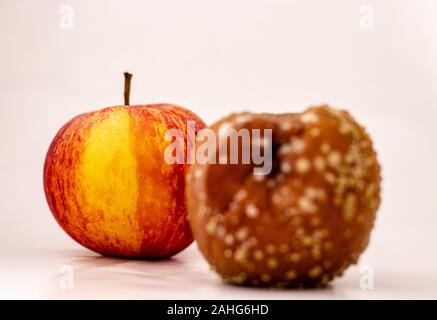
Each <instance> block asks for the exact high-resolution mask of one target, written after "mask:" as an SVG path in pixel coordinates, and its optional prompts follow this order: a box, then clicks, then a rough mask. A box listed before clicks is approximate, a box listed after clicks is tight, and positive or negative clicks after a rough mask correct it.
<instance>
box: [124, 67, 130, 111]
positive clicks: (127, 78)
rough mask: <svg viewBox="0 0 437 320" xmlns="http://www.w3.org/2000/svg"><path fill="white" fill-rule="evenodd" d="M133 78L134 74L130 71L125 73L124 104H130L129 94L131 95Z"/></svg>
mask: <svg viewBox="0 0 437 320" xmlns="http://www.w3.org/2000/svg"><path fill="white" fill-rule="evenodd" d="M131 79H132V74H130V73H129V72H125V73H124V105H125V106H128V105H129V96H130V81H131Z"/></svg>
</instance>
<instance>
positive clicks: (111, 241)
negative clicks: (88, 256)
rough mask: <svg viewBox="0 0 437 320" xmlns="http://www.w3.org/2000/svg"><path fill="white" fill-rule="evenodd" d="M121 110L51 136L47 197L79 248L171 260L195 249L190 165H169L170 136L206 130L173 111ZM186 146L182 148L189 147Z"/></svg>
mask: <svg viewBox="0 0 437 320" xmlns="http://www.w3.org/2000/svg"><path fill="white" fill-rule="evenodd" d="M130 78H131V75H130V74H127V73H126V74H125V105H123V106H114V107H108V108H105V109H102V110H100V111H95V112H90V113H86V114H82V115H79V116H77V117H75V118H73V119H72V120H70V121H69V122H68V123H67V124H65V125H64V126H63V127H62V128H61V130H60V131H59V132H58V133H57V135H56V136H55V138H54V140H53V142H52V143H51V145H50V148H49V150H48V152H47V156H46V160H45V166H44V190H45V194H46V198H47V201H48V204H49V207H50V209H51V211H52V213H53V215H54V217H55V218H56V220H57V221H58V223H59V224H60V225H61V227H62V228H63V229H64V230H65V232H67V233H68V234H69V235H70V236H71V237H72V238H73V239H74V240H76V241H77V242H79V243H80V244H81V245H83V246H85V247H87V248H89V249H91V250H93V251H95V252H98V253H100V254H103V255H110V256H123V257H136V258H163V257H170V256H172V255H174V254H176V253H178V252H180V251H181V250H183V249H184V248H186V247H187V246H188V245H189V244H190V243H191V242H192V241H193V239H192V235H191V231H190V227H189V224H188V222H187V219H186V215H187V212H186V203H185V194H184V190H185V175H186V172H187V170H188V165H187V164H184V163H180V164H169V163H168V162H166V161H165V159H164V153H165V152H164V151H165V149H166V147H167V146H168V145H169V144H170V142H169V141H167V140H166V139H164V137H165V133H166V131H167V130H169V129H180V130H181V131H182V132H184V134H185V135H187V123H188V122H190V123H194V130H195V132H197V131H198V130H200V129H202V128H204V127H205V124H204V123H203V121H202V120H201V119H200V118H199V117H198V116H196V115H195V114H194V113H192V112H191V111H189V110H187V109H185V108H182V107H179V106H176V105H170V104H153V105H136V106H129V88H130ZM187 141H188V139H186V140H185V146H184V147H185V148H186V147H187Z"/></svg>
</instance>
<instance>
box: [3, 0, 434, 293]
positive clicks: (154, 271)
mask: <svg viewBox="0 0 437 320" xmlns="http://www.w3.org/2000/svg"><path fill="white" fill-rule="evenodd" d="M63 4H64V2H63V1H31V0H27V1H26V0H4V1H1V2H0V38H1V39H2V41H1V42H0V47H1V48H0V49H1V50H0V70H1V71H0V150H1V157H0V177H1V180H0V250H1V254H0V296H1V297H15V298H19V297H23V298H39V297H48V298H69V297H71V298H78V297H85V298H91V297H93V298H107V297H120V298H193V299H194V298H220V297H221V298H249V297H250V298H293V299H294V298H344V297H347V298H391V297H393V298H422V297H424V298H437V289H436V288H437V250H436V248H437V240H436V236H435V228H436V224H437V215H436V213H437V195H436V190H437V188H436V181H437V170H436V164H437V145H436V142H435V139H436V137H437V126H436V125H435V123H436V120H437V117H436V114H437V91H436V89H435V85H436V83H437V62H436V59H435V57H436V56H437V2H436V1H433V0H421V1H414V0H388V1H376V0H373V1H370V0H369V1H365V2H363V1H358V0H356V1H354V0H336V1H322V0H320V1H315V0H308V1H289V0H241V1H231V0H223V1H205V0H185V1H176V0H175V1H168V0H164V1H140V0H137V1H115V0H105V1H104V0H94V1H78V0H72V1H69V2H68V4H70V5H72V7H73V9H74V17H75V24H74V29H73V30H62V29H60V28H59V19H60V14H59V9H60V7H61V5H63ZM363 4H369V5H372V6H373V8H374V12H375V28H374V30H371V31H369V30H363V29H360V18H361V17H360V6H361V5H363ZM125 70H129V71H131V72H132V73H134V78H133V88H132V97H131V101H132V102H133V103H152V102H161V101H166V102H173V103H176V104H180V105H183V106H186V107H188V108H190V109H191V110H193V111H194V112H196V113H197V114H199V115H200V116H201V117H202V118H203V119H204V120H205V121H206V122H208V123H211V122H213V121H215V120H216V119H218V118H220V117H221V116H223V115H225V114H227V113H229V112H232V111H241V110H251V111H254V112H263V111H270V112H288V111H299V110H302V109H303V108H304V107H305V106H307V105H310V104H317V103H321V102H329V103H330V104H332V105H333V106H338V107H346V108H348V109H349V110H350V111H351V112H352V113H353V114H354V115H355V116H356V118H357V119H359V121H360V122H362V123H363V124H364V125H365V126H366V127H367V129H368V130H369V132H370V133H371V135H372V137H373V139H374V141H375V145H376V148H377V149H378V152H379V159H380V161H381V162H382V165H383V176H384V182H383V203H382V206H381V209H380V211H379V213H378V221H377V227H376V229H375V230H374V233H373V235H372V241H371V246H370V247H369V249H368V251H367V252H366V254H365V256H363V258H362V259H361V260H360V264H361V265H362V264H369V265H371V266H373V267H374V270H375V290H373V291H363V290H361V289H360V288H359V286H358V282H359V277H360V274H359V272H358V271H359V269H358V268H352V269H350V270H349V271H348V273H347V274H346V275H345V277H343V278H342V279H340V280H338V281H336V282H335V283H334V284H333V286H332V287H331V288H329V289H327V290H317V291H314V290H310V291H277V290H273V291H272V290H267V291H266V290H250V289H242V288H235V287H230V286H226V285H223V284H222V283H221V282H220V281H219V280H218V279H217V277H216V276H215V275H214V274H213V273H212V272H209V271H208V269H207V267H206V265H205V263H204V262H203V259H202V258H200V257H199V255H198V254H197V251H196V250H195V248H194V247H193V248H191V249H190V250H189V251H186V252H183V253H182V254H181V255H179V256H177V257H175V258H174V259H173V260H170V261H167V262H165V261H160V262H143V261H128V260H116V259H106V258H100V257H96V256H95V255H93V254H92V253H90V252H88V251H86V250H85V249H82V248H80V247H79V246H78V245H76V244H74V243H73V241H72V240H70V239H69V238H68V237H67V236H66V235H65V234H64V232H63V231H62V230H61V229H60V228H59V227H58V226H57V224H56V223H55V221H54V219H53V218H52V216H51V214H50V212H49V210H48V208H47V204H46V201H45V198H44V194H43V188H42V166H43V161H44V157H45V152H46V150H47V148H48V145H49V143H50V141H51V139H52V138H53V136H54V134H55V133H56V131H57V130H58V129H59V128H60V127H61V126H62V124H64V123H65V122H66V121H67V120H68V119H70V118H71V117H73V116H75V115H77V114H79V113H82V112H85V111H90V110H95V109H99V108H101V107H104V106H108V105H114V104H120V103H121V102H122V85H123V84H122V81H123V80H122V75H121V74H122V72H123V71H125ZM62 265H72V266H73V267H74V268H75V270H76V271H75V287H74V290H60V288H59V279H60V274H59V268H61V266H62ZM168 279H171V281H168Z"/></svg>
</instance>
